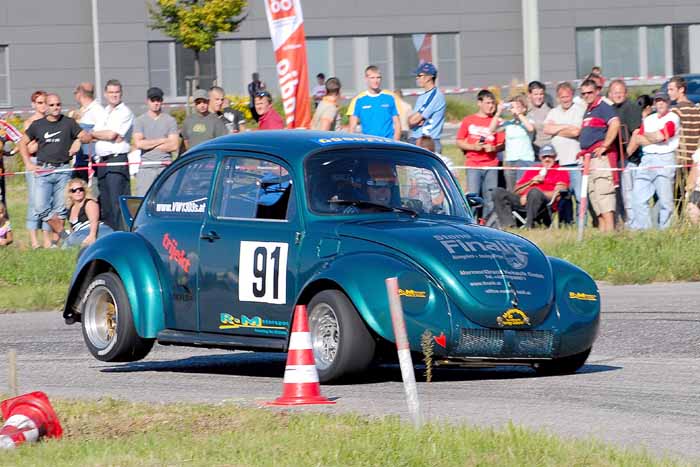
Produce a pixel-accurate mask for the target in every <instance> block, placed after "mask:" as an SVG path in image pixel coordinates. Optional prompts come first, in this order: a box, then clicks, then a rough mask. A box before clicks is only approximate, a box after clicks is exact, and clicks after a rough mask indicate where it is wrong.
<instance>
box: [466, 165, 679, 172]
mask: <svg viewBox="0 0 700 467" xmlns="http://www.w3.org/2000/svg"><path fill="white" fill-rule="evenodd" d="M692 166H693V164H671V165H649V166H646V167H626V168H624V169H622V168H618V167H600V168H597V169H591V171H600V172H624V171H626V170H629V171H637V170H662V169H680V168H690V167H692ZM543 168H544V167H542V166H537V167H515V166H510V167H479V166H472V165H456V166H454V167H453V169H463V170H503V171H508V170H521V171H523V172H525V171H532V170H542V169H543ZM547 170H553V171H558V172H581V171H582V170H583V166H579V167H552V168H549V169H547Z"/></svg>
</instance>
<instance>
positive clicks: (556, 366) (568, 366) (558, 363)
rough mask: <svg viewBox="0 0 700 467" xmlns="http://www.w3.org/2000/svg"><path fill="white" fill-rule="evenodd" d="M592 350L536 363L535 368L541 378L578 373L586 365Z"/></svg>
mask: <svg viewBox="0 0 700 467" xmlns="http://www.w3.org/2000/svg"><path fill="white" fill-rule="evenodd" d="M590 353H591V349H588V350H586V351H584V352H581V353H577V354H575V355H570V356H568V357H563V358H555V359H554V360H552V361H549V362H540V363H535V365H534V368H535V371H536V372H537V374H538V375H540V376H555V375H570V374H573V373H576V371H578V369H579V368H581V367H582V366H583V364H584V363H586V359H588V355H590Z"/></svg>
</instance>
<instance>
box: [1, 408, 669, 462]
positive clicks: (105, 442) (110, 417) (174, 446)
mask: <svg viewBox="0 0 700 467" xmlns="http://www.w3.org/2000/svg"><path fill="white" fill-rule="evenodd" d="M54 407H55V408H56V411H57V413H58V415H59V418H60V420H61V422H62V424H63V427H64V437H63V439H62V440H46V441H43V442H40V443H38V444H26V445H23V446H21V447H20V448H18V449H16V450H13V451H5V452H2V453H1V455H0V466H5V465H7V466H17V467H19V466H35V465H52V466H64V465H66V466H68V465H70V466H72V465H84V466H90V465H119V466H138V467H143V466H151V465H202V466H211V465H236V466H238V465H274V466H287V465H288V466H299V465H323V466H350V465H352V466H376V465H390V466H409V465H410V466H414V465H416V466H417V465H430V466H453V465H467V466H472V465H484V466H486V465H488V466H492V465H493V466H522V465H537V466H560V465H569V466H611V465H616V466H635V467H637V466H672V465H681V464H678V463H676V462H675V461H674V460H671V459H657V458H655V457H653V456H651V455H649V454H648V453H645V452H642V451H626V450H622V449H618V448H615V447H611V446H608V445H605V444H603V443H600V442H597V441H578V440H564V439H561V438H558V437H555V436H552V435H548V434H545V433H541V432H534V431H531V430H527V429H524V428H520V427H516V426H514V425H508V426H506V427H504V428H503V429H499V430H493V429H483V428H474V427H469V426H466V425H450V424H437V423H435V424H430V425H427V426H425V427H424V428H423V429H421V430H414V429H413V428H412V427H411V426H409V425H407V424H405V423H402V422H401V421H400V420H399V419H398V418H396V417H385V418H377V419H370V418H366V417H360V416H356V415H337V416H336V415H322V414H313V413H290V412H288V411H277V410H262V409H254V408H242V407H239V406H237V405H233V404H228V403H225V404H220V405H203V404H169V405H157V404H137V403H128V402H119V401H115V400H111V399H109V400H100V401H97V402H77V401H54Z"/></svg>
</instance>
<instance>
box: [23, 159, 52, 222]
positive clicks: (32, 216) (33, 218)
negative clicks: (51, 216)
mask: <svg viewBox="0 0 700 467" xmlns="http://www.w3.org/2000/svg"><path fill="white" fill-rule="evenodd" d="M31 161H32V164H36V157H32V158H31ZM24 180H25V181H26V182H27V217H26V225H27V230H39V229H42V230H45V231H47V232H48V231H50V230H51V227H50V226H49V224H47V223H46V222H41V219H39V217H38V216H37V215H36V213H35V212H34V204H35V202H34V199H35V198H36V195H35V194H34V190H36V183H34V182H35V180H36V176H35V175H34V173H32V172H27V173H25V174H24Z"/></svg>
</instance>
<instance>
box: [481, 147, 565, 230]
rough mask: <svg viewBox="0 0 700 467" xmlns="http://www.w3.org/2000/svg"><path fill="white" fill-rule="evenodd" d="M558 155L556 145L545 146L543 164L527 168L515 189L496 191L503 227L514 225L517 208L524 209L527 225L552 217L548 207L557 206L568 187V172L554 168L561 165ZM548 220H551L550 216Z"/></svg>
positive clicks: (496, 200)
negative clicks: (544, 217) (560, 196)
mask: <svg viewBox="0 0 700 467" xmlns="http://www.w3.org/2000/svg"><path fill="white" fill-rule="evenodd" d="M556 158H557V152H556V150H555V149H554V146H552V145H551V144H546V145H544V146H542V147H541V148H540V160H541V164H539V165H536V166H533V167H531V168H530V169H531V170H526V171H525V174H524V175H523V176H522V177H521V178H520V180H518V182H517V183H516V184H515V189H514V190H513V192H510V191H508V190H506V189H504V188H500V187H499V188H496V189H495V190H494V191H493V203H494V210H495V212H496V215H497V216H498V222H499V224H500V226H501V228H507V227H514V226H515V219H514V217H513V212H514V211H519V210H525V212H526V213H527V216H526V218H525V227H527V228H532V227H533V226H534V225H535V222H536V221H537V219H539V218H540V217H541V216H542V215H545V216H546V217H547V218H549V211H548V209H547V208H548V206H550V205H551V206H553V207H554V206H556V203H557V201H558V199H557V198H558V197H559V194H560V192H561V191H562V190H567V189H568V188H569V173H568V172H567V171H563V170H552V169H556V168H558V167H559V165H558V164H557V163H556ZM547 221H549V222H551V219H547V220H546V221H545V222H547Z"/></svg>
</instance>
